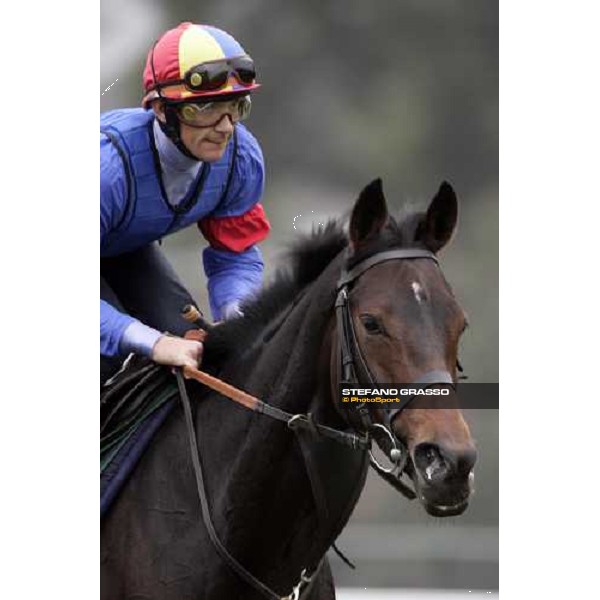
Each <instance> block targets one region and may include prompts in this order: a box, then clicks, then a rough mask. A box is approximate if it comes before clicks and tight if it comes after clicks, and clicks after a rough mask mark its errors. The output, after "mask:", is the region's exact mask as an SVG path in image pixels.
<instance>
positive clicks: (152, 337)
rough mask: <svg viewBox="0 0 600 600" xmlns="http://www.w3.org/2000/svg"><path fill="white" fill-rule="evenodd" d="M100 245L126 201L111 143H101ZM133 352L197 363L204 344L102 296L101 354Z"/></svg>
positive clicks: (165, 360)
mask: <svg viewBox="0 0 600 600" xmlns="http://www.w3.org/2000/svg"><path fill="white" fill-rule="evenodd" d="M100 151H101V161H100V244H102V242H103V240H104V238H105V236H106V235H107V234H108V232H109V231H110V230H111V228H112V227H114V224H115V222H117V221H118V220H119V219H120V217H121V215H122V211H123V210H124V207H125V204H126V183H125V172H124V169H123V164H122V163H121V160H120V158H119V157H118V155H117V152H116V151H115V150H114V148H113V147H112V146H111V145H110V144H101V147H100ZM130 352H135V353H136V354H141V355H143V356H147V357H149V358H152V359H153V360H155V361H156V362H158V363H161V364H166V365H173V366H183V365H189V366H197V365H198V362H199V360H200V357H201V355H202V344H201V343H200V342H197V341H192V340H184V339H182V338H176V337H169V336H165V335H164V334H163V333H162V332H160V331H158V330H156V329H153V328H152V327H148V326H147V325H144V324H143V323H141V322H140V321H138V320H137V319H134V318H133V317H131V316H129V315H127V314H124V313H122V312H121V311H119V310H117V309H116V308H115V307H114V306H113V305H112V304H110V303H109V302H107V301H106V300H102V299H100V354H103V355H105V356H119V355H121V356H124V355H127V354H129V353H130Z"/></svg>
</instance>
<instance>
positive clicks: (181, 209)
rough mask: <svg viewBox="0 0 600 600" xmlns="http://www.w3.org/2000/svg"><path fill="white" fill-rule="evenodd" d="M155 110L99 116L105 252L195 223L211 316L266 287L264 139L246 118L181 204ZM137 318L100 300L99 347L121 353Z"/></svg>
mask: <svg viewBox="0 0 600 600" xmlns="http://www.w3.org/2000/svg"><path fill="white" fill-rule="evenodd" d="M153 121H154V113H153V112H151V111H146V110H143V109H125V110H115V111H110V112H107V113H104V114H103V115H101V119H100V131H101V135H100V255H101V256H117V255H119V254H123V253H125V252H130V251H133V250H136V249H138V248H141V247H143V246H145V245H147V244H149V243H151V242H154V241H156V240H158V239H160V238H162V237H164V236H166V235H168V234H170V233H173V232H175V231H178V230H179V229H182V228H184V227H187V226H188V225H190V224H192V223H197V224H198V226H199V228H200V230H201V231H202V233H203V235H204V237H205V238H206V239H207V240H208V242H209V246H208V247H207V248H205V250H204V252H203V263H204V270H205V273H206V276H207V278H208V291H209V298H210V305H211V311H212V314H213V317H214V318H215V319H220V318H221V310H222V309H223V307H224V306H225V305H227V304H229V303H230V302H232V301H235V300H240V299H242V298H244V297H245V296H247V295H248V294H250V293H251V292H253V291H254V290H256V289H257V288H258V287H260V285H261V282H262V272H263V262H262V257H261V254H260V251H259V249H258V247H257V246H256V245H255V244H257V243H258V242H260V241H262V240H263V239H265V237H266V236H267V235H268V232H269V228H270V227H269V223H268V221H267V219H266V216H265V214H264V210H263V208H262V206H261V204H260V203H259V200H260V198H261V196H262V194H263V190H264V161H263V156H262V152H261V149H260V146H259V145H258V142H257V141H256V139H255V138H254V137H253V136H252V135H251V134H250V132H249V131H248V130H247V129H246V128H245V127H244V126H243V125H241V124H239V123H238V124H237V125H236V127H235V134H234V136H232V139H231V140H230V142H229V144H228V146H227V149H226V151H225V153H224V154H223V156H222V157H221V159H220V160H219V161H217V162H213V163H207V162H205V163H203V165H202V168H201V169H200V171H199V173H198V176H197V178H196V181H195V183H194V184H193V185H192V186H191V188H190V190H189V191H188V193H187V195H186V197H185V198H183V199H182V200H181V201H180V202H179V203H178V204H177V206H175V207H172V206H171V205H170V204H169V203H168V202H167V200H166V193H165V191H164V186H163V183H162V179H161V177H160V165H159V159H158V154H157V151H156V148H155V145H154V134H153V129H152V127H153ZM134 321H135V319H134V318H133V317H131V316H129V315H125V314H123V313H121V312H119V311H118V310H117V309H116V308H114V307H113V306H111V305H110V304H109V303H108V302H106V301H104V300H101V301H100V352H101V354H104V355H107V356H115V355H118V354H119V344H120V342H121V339H122V336H123V332H124V331H125V329H126V328H127V327H128V326H129V325H130V324H131V323H133V322H134Z"/></svg>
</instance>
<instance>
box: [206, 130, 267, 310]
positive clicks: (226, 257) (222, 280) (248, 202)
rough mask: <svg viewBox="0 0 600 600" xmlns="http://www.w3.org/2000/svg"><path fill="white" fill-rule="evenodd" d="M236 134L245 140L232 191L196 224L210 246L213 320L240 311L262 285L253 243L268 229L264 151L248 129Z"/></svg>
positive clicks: (208, 269)
mask: <svg viewBox="0 0 600 600" xmlns="http://www.w3.org/2000/svg"><path fill="white" fill-rule="evenodd" d="M238 127H239V126H238ZM238 132H239V135H240V137H241V138H242V140H243V143H241V144H240V152H239V155H238V157H237V160H236V164H235V171H234V179H233V183H232V186H231V189H230V190H229V192H228V194H227V197H226V198H225V199H224V201H223V202H222V203H221V204H220V205H219V206H217V207H216V209H215V210H214V211H213V212H212V213H211V214H210V215H207V217H205V218H203V219H202V220H201V221H200V222H199V223H198V226H199V228H200V230H201V231H202V234H203V235H204V237H205V238H206V239H207V241H208V242H209V244H210V246H209V247H208V248H205V249H204V252H203V257H202V258H203V265H204V272H205V274H206V277H207V278H208V293H209V299H210V308H211V313H212V316H213V319H214V320H215V321H220V320H223V319H227V318H230V317H232V316H235V315H236V314H240V312H239V305H240V302H242V301H243V300H244V299H246V298H248V297H249V296H251V295H253V294H254V293H255V292H257V291H258V289H259V288H260V287H261V285H262V275H263V270H264V263H263V259H262V255H261V252H260V250H259V248H258V246H257V245H256V244H258V243H259V242H261V241H263V240H264V239H265V238H266V237H267V236H268V234H269V231H270V225H269V221H268V220H267V217H266V215H265V212H264V210H263V207H262V205H261V204H260V200H261V198H262V195H263V192H264V174H265V168H264V161H263V156H262V152H261V149H260V146H259V145H258V142H257V141H256V140H255V138H254V137H253V136H252V135H251V134H250V132H248V131H247V130H246V129H243V128H239V129H238Z"/></svg>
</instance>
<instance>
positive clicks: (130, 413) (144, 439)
mask: <svg viewBox="0 0 600 600" xmlns="http://www.w3.org/2000/svg"><path fill="white" fill-rule="evenodd" d="M177 395H178V391H177V384H176V382H175V378H174V377H173V375H172V374H171V372H170V370H169V369H168V368H166V367H162V366H160V365H156V364H155V363H153V362H151V361H150V360H148V359H145V358H140V357H133V359H132V360H131V361H129V363H128V364H127V366H126V367H125V368H124V369H123V370H122V371H121V372H120V373H118V374H117V375H116V376H115V377H114V378H113V379H112V380H111V381H110V382H109V383H108V384H107V385H105V386H104V388H103V389H102V392H101V395H100V515H101V517H103V516H104V515H105V514H106V513H107V511H108V509H109V508H110V507H111V505H112V503H113V501H114V499H115V498H116V496H117V494H118V493H119V491H120V490H121V488H122V487H123V484H124V483H125V482H126V481H127V478H128V477H129V475H130V474H131V472H132V471H133V469H134V467H135V466H136V464H137V463H138V461H139V460H140V458H141V457H142V454H143V453H144V450H145V449H146V448H147V447H148V444H149V443H150V441H151V440H152V438H153V437H154V434H155V433H156V432H157V431H158V429H159V428H160V426H161V425H162V424H163V423H164V422H165V420H166V418H167V417H168V415H169V414H170V413H171V411H172V410H173V408H174V406H175V404H176V399H177Z"/></svg>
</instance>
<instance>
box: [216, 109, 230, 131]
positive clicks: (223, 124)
mask: <svg viewBox="0 0 600 600" xmlns="http://www.w3.org/2000/svg"><path fill="white" fill-rule="evenodd" d="M215 129H216V130H217V131H218V132H219V133H227V134H231V133H233V121H232V119H231V117H230V116H229V115H228V114H226V115H223V116H222V117H221V120H220V121H219V122H218V123H217V124H216V125H215Z"/></svg>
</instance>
